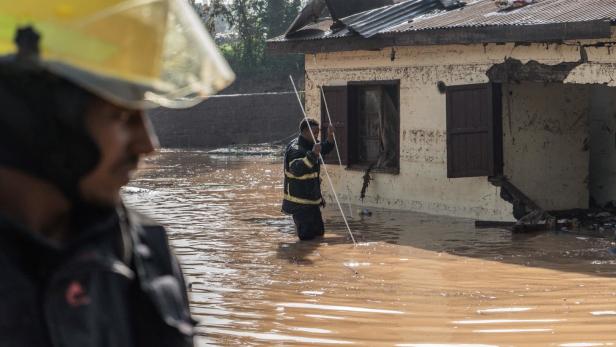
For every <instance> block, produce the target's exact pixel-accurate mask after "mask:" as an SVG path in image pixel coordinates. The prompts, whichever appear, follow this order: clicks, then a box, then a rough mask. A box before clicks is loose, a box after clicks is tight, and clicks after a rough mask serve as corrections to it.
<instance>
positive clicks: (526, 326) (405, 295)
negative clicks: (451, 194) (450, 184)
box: [124, 151, 616, 347]
mask: <svg viewBox="0 0 616 347" xmlns="http://www.w3.org/2000/svg"><path fill="white" fill-rule="evenodd" d="M280 166H281V165H280V159H279V158H277V157H255V156H250V157H238V156H220V155H218V156H213V155H208V154H207V153H205V152H198V151H163V152H161V153H160V154H158V155H156V156H155V157H153V158H151V159H149V160H148V161H147V162H146V166H145V167H144V168H143V169H142V170H141V171H140V172H139V173H138V176H137V177H136V179H135V180H134V181H133V182H132V183H131V185H130V187H128V188H127V189H126V190H125V194H124V195H125V198H126V201H127V203H128V204H129V205H131V206H134V207H136V208H137V209H138V210H140V211H143V212H145V213H147V214H149V215H150V216H152V217H154V218H155V219H157V220H159V221H160V222H162V223H163V224H165V225H167V226H168V227H169V230H170V237H171V239H172V244H173V246H174V248H175V251H176V253H177V255H178V256H179V258H180V260H181V263H182V265H183V269H184V272H185V275H186V277H187V279H188V281H189V282H190V291H191V303H192V312H193V314H194V316H195V318H197V319H198V320H199V321H200V324H199V327H198V329H199V333H200V334H201V335H202V336H201V338H200V344H201V345H204V346H206V345H212V346H236V345H241V346H258V345H262V346H271V345H275V346H282V345H284V346H305V345H318V346H329V345H358V346H425V347H428V346H444V347H453V346H455V347H464V346H472V347H480V346H562V347H565V346H613V345H614V341H616V329H614V326H616V280H615V279H614V274H615V271H616V269H614V261H615V260H616V258H615V255H614V254H613V252H610V249H611V248H612V247H614V245H613V244H612V243H611V242H610V241H609V240H605V239H595V238H587V237H576V236H575V235H570V234H567V233H560V234H554V233H544V234H532V235H513V236H512V235H511V234H510V233H509V232H506V231H501V230H496V229H494V230H475V229H474V227H473V223H472V221H470V220H462V219H455V218H447V217H435V216H430V215H425V214H419V213H412V212H402V211H373V212H374V213H373V215H372V216H370V217H364V218H360V217H356V218H354V219H351V220H350V225H351V228H352V229H353V231H354V234H355V237H356V239H357V241H358V244H359V245H358V246H357V247H353V245H352V243H351V241H350V240H349V239H348V235H347V232H346V229H345V226H344V223H343V221H342V219H341V218H339V215H338V214H337V212H336V211H335V210H333V208H332V209H329V208H328V209H327V210H325V212H324V217H325V221H326V229H327V232H326V234H325V238H324V239H323V240H320V241H314V242H298V241H297V239H296V237H295V235H294V234H293V232H294V231H293V226H292V222H291V219H290V218H289V217H287V216H284V215H282V214H281V213H280V197H281V194H282V192H281V189H282V187H281V182H280V180H281V177H280V176H281V167H280ZM377 179H378V178H377ZM355 183H357V184H355ZM351 185H352V186H356V188H357V189H361V182H352V183H351Z"/></svg>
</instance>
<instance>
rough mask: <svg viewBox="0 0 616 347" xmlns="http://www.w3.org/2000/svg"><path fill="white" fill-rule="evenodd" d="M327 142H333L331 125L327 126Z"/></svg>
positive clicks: (332, 127)
mask: <svg viewBox="0 0 616 347" xmlns="http://www.w3.org/2000/svg"><path fill="white" fill-rule="evenodd" d="M327 141H329V142H334V126H333V125H332V124H331V123H330V124H329V125H328V126H327Z"/></svg>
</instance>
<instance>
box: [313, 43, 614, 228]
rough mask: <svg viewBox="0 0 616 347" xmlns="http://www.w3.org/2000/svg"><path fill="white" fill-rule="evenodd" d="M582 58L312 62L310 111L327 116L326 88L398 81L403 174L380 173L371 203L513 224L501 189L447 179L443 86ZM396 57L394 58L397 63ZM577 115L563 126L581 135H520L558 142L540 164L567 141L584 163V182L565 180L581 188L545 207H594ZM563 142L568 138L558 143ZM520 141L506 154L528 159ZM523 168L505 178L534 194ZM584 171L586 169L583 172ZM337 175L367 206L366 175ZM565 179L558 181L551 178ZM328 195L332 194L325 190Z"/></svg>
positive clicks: (426, 53)
mask: <svg viewBox="0 0 616 347" xmlns="http://www.w3.org/2000/svg"><path fill="white" fill-rule="evenodd" d="M608 54H610V53H609V51H608V49H607V48H606V49H604V50H601V51H600V49H598V48H597V49H593V50H591V51H590V54H589V56H590V57H595V58H596V57H603V56H605V55H608ZM580 56H581V49H580V47H579V46H576V45H575V44H566V45H559V44H534V45H524V46H517V45H514V44H504V45H500V44H489V45H467V46H455V45H450V46H423V47H396V48H393V49H392V48H388V49H383V50H380V51H354V52H338V53H324V54H316V55H306V64H305V66H306V109H307V112H308V114H309V115H310V116H312V117H318V116H319V115H320V107H321V106H320V98H319V89H318V86H319V85H341V84H346V83H347V82H348V81H371V80H396V79H399V80H400V123H401V124H400V139H401V144H400V145H401V148H400V152H401V158H400V173H399V174H398V175H393V174H386V173H375V174H373V177H374V178H375V180H374V181H372V182H371V183H370V186H369V187H368V189H367V196H366V199H365V201H364V204H365V205H368V206H380V207H386V208H396V209H408V210H415V211H421V212H428V213H435V214H448V215H453V216H460V217H469V218H485V219H500V220H512V219H513V216H512V206H511V205H510V204H509V203H507V202H505V201H503V200H502V199H501V198H500V196H499V189H498V188H496V187H494V186H492V185H491V184H490V183H489V182H488V181H487V179H486V177H476V178H456V179H448V178H447V165H446V137H445V136H446V106H445V95H444V94H441V93H440V92H439V91H438V88H437V83H438V82H439V81H443V82H444V83H445V84H446V85H464V84H474V83H486V82H488V77H487V76H486V72H487V71H488V70H489V69H490V67H492V66H493V65H494V64H501V63H503V62H504V61H506V60H507V59H508V58H513V59H518V60H520V61H521V62H522V63H526V62H528V61H530V60H535V61H537V62H539V63H542V64H548V65H556V64H559V63H561V62H577V61H580ZM392 57H394V59H393V60H392V59H391V58H392ZM577 76H578V77H577V78H578V80H579V79H580V76H582V77H584V74H583V73H581V72H579V71H578V72H577ZM572 82H574V83H578V82H575V81H572ZM563 88H564V87H563ZM563 90H568V89H567V88H564V89H563ZM517 92H519V93H520V95H521V96H523V94H524V93H525V92H524V91H523V90H521V89H520V90H518V91H517ZM557 92H558V91H557V90H556V89H553V90H552V91H551V93H552V94H554V93H557ZM564 97H565V96H564V95H561V96H559V98H560V99H559V100H562V101H564V100H563V98H564ZM548 101H549V100H548ZM505 105H506V104H505V103H504V106H505ZM522 105H523V104H520V105H518V106H520V107H521V106H522ZM563 105H565V104H564V103H563ZM585 105H588V103H585ZM523 108H524V107H521V108H520V109H519V110H522V109H523ZM576 115H578V116H579V112H578V113H575V112H570V113H568V115H567V116H566V120H562V122H563V126H564V127H565V128H564V129H566V126H572V125H573V126H574V129H573V130H566V131H565V133H563V134H561V135H557V134H552V133H550V132H549V131H548V130H546V129H535V130H536V131H533V130H528V131H522V132H521V133H520V134H519V136H522V137H523V136H530V137H540V136H542V135H544V134H548V135H549V136H550V137H551V140H550V141H553V143H554V146H555V147H550V148H548V149H546V150H544V152H543V153H542V154H541V155H536V157H535V158H534V159H541V156H542V155H543V156H546V155H549V154H550V153H552V152H554V151H555V148H557V147H556V146H557V142H559V141H560V142H563V143H564V145H566V146H567V148H570V149H573V150H575V153H577V154H578V155H579V156H580V160H581V161H580V163H579V165H578V164H575V167H576V168H577V169H579V171H580V172H584V174H583V175H584V177H583V178H582V179H581V180H580V175H581V174H580V172H577V169H572V172H570V173H567V174H566V175H563V176H562V178H563V181H562V182H560V186H561V187H564V186H567V185H568V184H571V185H572V186H574V187H573V188H572V189H570V190H568V191H567V192H566V193H559V194H558V195H557V196H556V197H555V198H553V199H551V201H546V203H547V204H548V205H549V206H554V207H561V206H568V207H569V206H574V205H576V206H575V207H584V206H587V200H588V199H587V197H588V193H583V192H582V190H583V189H582V187H581V186H580V185H586V184H587V181H586V182H585V181H584V180H585V179H586V178H587V177H586V176H587V175H588V163H589V162H588V153H586V154H584V153H582V152H581V149H582V147H583V139H582V137H581V133H582V131H583V130H584V126H585V124H586V121H583V122H582V124H584V125H583V126H582V125H579V126H576V125H574V124H573V123H574V121H575V120H576V119H577V118H575V117H576ZM545 117H546V119H544V121H545V122H548V123H550V122H551V120H552V119H553V118H555V117H557V115H555V114H554V113H551V115H550V114H548V115H546V116H545ZM545 122H544V123H545ZM507 126H508V124H505V128H504V129H503V130H504V131H505V132H506V129H507V128H506V127H507ZM512 126H513V124H512ZM571 134H573V135H574V137H575V139H573V140H564V137H567V136H569V135H571ZM510 135H511V134H510ZM558 136H561V138H560V139H558ZM511 139H512V138H511ZM520 139H521V138H520V137H518V141H517V142H515V144H514V143H513V142H512V145H511V146H510V147H509V148H508V149H507V151H508V152H509V153H518V154H520V155H521V156H522V155H523V153H524V150H523V149H522V150H519V149H518V148H517V147H514V146H519V145H522V146H523V145H524V144H523V141H521V140H520ZM535 145H536V146H539V148H541V147H542V146H543V143H542V142H540V141H539V140H537V139H533V144H532V146H535ZM546 146H547V145H546ZM529 150H530V148H529V147H528V146H527V147H526V152H527V153H528V152H529ZM580 153H582V154H580ZM572 155H573V154H572ZM573 156H575V155H573ZM583 156H586V157H585V158H586V159H584V158H582V157H583ZM556 157H558V155H556ZM571 159H573V158H571ZM554 160H556V158H554ZM520 165H521V164H517V165H516V166H514V167H512V168H511V169H509V171H507V170H508V169H507V168H505V171H506V172H505V173H506V174H508V175H512V177H510V179H512V181H513V182H515V183H516V184H520V185H521V186H524V187H533V185H532V184H531V183H532V181H534V180H535V179H536V177H532V176H531V175H528V174H527V173H526V172H524V170H522V168H521V167H520ZM524 165H527V164H524ZM550 165H553V166H554V165H556V164H554V163H552V164H550ZM583 165H586V169H584V170H583V168H582V166H583ZM554 168H555V169H556V171H558V168H556V167H555V166H554ZM567 170H569V169H567ZM330 171H331V172H332V177H333V178H334V181H335V187H336V189H337V191H338V192H339V193H340V195H341V196H342V199H341V201H346V198H347V196H350V198H351V201H352V202H353V203H355V204H360V203H361V201H360V200H359V192H360V190H361V186H362V175H363V172H359V171H352V170H348V169H346V170H345V169H342V170H341V169H339V168H337V167H333V166H331V168H330ZM573 171H575V172H573ZM536 173H537V174H538V172H536ZM558 175H559V174H553V175H551V177H555V176H558ZM559 177H560V176H559ZM564 181H571V182H564ZM324 188H325V189H326V190H328V189H327V187H326V185H324ZM552 192H553V191H552ZM552 192H549V193H552ZM546 193H548V192H546ZM578 194H579V196H578ZM537 196H538V195H537ZM331 197H332V196H331V194H329V193H327V194H326V198H329V200H330V201H332V199H331ZM563 200H570V201H573V203H569V202H563Z"/></svg>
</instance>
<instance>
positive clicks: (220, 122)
mask: <svg viewBox="0 0 616 347" xmlns="http://www.w3.org/2000/svg"><path fill="white" fill-rule="evenodd" d="M149 115H150V119H151V120H152V124H153V126H154V129H155V130H156V134H157V135H158V138H159V141H160V145H161V147H165V148H200V147H205V148H214V147H223V146H228V145H234V144H252V143H264V142H273V141H277V140H281V139H283V138H285V137H288V136H289V135H291V134H292V133H293V132H296V131H297V127H298V124H299V121H300V120H301V118H302V112H301V109H300V108H299V105H298V102H297V98H296V96H295V94H293V93H272V94H242V95H222V96H217V97H212V98H210V99H208V100H206V101H204V102H202V103H200V104H198V105H196V106H194V107H192V108H189V109H184V110H173V109H165V108H158V109H155V110H152V111H150V112H149Z"/></svg>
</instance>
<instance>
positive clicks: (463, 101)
mask: <svg viewBox="0 0 616 347" xmlns="http://www.w3.org/2000/svg"><path fill="white" fill-rule="evenodd" d="M499 87H500V86H499V85H493V84H474V85H464V86H453V87H448V88H447V177H449V178H455V177H479V176H494V175H496V174H498V173H500V171H501V170H502V164H501V162H502V160H501V158H502V153H501V151H502V145H501V144H500V143H501V142H502V137H500V135H499V134H500V133H501V132H500V128H501V124H500V122H501V116H500V113H501V111H500V88H499Z"/></svg>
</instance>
